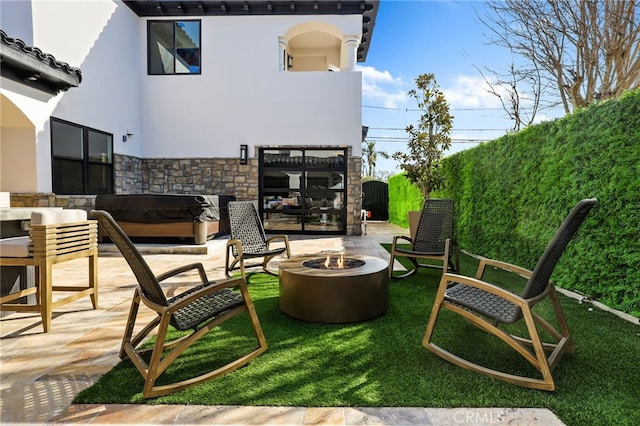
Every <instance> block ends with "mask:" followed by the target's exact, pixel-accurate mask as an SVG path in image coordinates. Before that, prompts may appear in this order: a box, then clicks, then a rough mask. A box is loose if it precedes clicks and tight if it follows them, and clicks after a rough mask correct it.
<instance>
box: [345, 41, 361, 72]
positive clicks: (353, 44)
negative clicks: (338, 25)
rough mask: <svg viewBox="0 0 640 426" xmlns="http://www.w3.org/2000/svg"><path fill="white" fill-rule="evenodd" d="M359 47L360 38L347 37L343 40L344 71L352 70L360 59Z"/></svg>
mask: <svg viewBox="0 0 640 426" xmlns="http://www.w3.org/2000/svg"><path fill="white" fill-rule="evenodd" d="M358 46H360V36H355V35H351V36H345V37H344V39H343V40H342V66H341V68H342V69H343V70H346V71H348V70H352V69H353V67H354V66H355V65H356V59H357V58H358Z"/></svg>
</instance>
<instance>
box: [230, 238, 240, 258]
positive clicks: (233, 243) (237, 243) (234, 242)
mask: <svg viewBox="0 0 640 426" xmlns="http://www.w3.org/2000/svg"><path fill="white" fill-rule="evenodd" d="M234 246H235V247H236V250H237V251H238V256H239V257H242V252H243V250H242V241H240V240H238V239H231V240H229V241H227V253H229V250H231V249H232V248H233V247H234Z"/></svg>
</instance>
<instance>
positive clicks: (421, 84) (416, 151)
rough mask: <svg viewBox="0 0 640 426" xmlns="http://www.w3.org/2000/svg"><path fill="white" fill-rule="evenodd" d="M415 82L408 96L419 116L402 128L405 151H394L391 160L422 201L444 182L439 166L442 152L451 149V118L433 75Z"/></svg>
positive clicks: (421, 77)
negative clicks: (418, 190) (414, 123)
mask: <svg viewBox="0 0 640 426" xmlns="http://www.w3.org/2000/svg"><path fill="white" fill-rule="evenodd" d="M415 83H416V89H412V90H410V91H409V93H408V94H409V96H410V97H412V98H414V99H415V100H416V102H417V104H418V108H419V109H420V110H421V111H422V114H421V115H420V118H419V119H418V123H417V124H416V126H415V127H414V126H413V125H412V124H410V125H408V126H407V127H406V128H405V131H406V132H407V133H408V134H409V142H408V144H407V147H408V151H407V152H400V151H399V152H395V153H394V154H393V155H392V158H393V159H394V160H396V161H398V162H400V168H401V169H402V170H404V171H405V172H406V176H407V178H408V179H409V180H410V181H411V183H413V184H414V185H416V186H417V187H418V188H419V189H420V191H421V192H422V195H423V196H424V199H425V200H426V199H428V198H429V196H430V194H431V192H432V191H433V190H436V189H438V188H439V187H441V186H442V184H443V183H444V180H443V178H442V176H441V174H440V163H441V161H442V157H443V154H444V151H446V150H447V149H448V148H449V147H450V146H451V137H450V136H449V133H450V132H451V128H452V126H453V116H452V115H451V114H450V113H449V104H447V101H446V99H445V97H444V94H443V93H442V91H441V90H440V87H439V86H438V83H437V82H436V79H435V76H434V75H433V74H421V75H419V76H418V78H416V80H415Z"/></svg>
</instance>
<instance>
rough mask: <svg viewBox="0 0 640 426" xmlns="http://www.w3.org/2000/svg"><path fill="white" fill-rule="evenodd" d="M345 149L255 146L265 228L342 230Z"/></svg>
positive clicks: (314, 231)
mask: <svg viewBox="0 0 640 426" xmlns="http://www.w3.org/2000/svg"><path fill="white" fill-rule="evenodd" d="M346 154H347V153H346V149H335V148H326V149H325V148H313V149H311V148H297V147H296V148H293V147H292V148H279V149H275V148H269V149H267V148H265V149H261V150H260V190H259V191H260V197H259V199H260V200H261V203H260V204H261V205H260V209H261V213H262V218H263V223H264V228H265V231H267V232H285V233H303V232H304V233H331V234H344V233H345V230H346V225H345V218H346V215H345V206H346V199H345V196H346V191H345V186H346V178H347V168H346V167H347V166H346Z"/></svg>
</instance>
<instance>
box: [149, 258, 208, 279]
mask: <svg viewBox="0 0 640 426" xmlns="http://www.w3.org/2000/svg"><path fill="white" fill-rule="evenodd" d="M193 269H196V270H197V271H198V274H200V281H201V282H202V283H203V284H204V283H206V282H208V281H209V280H208V279H207V274H206V272H205V270H204V265H203V264H202V263H191V264H188V265H184V266H180V267H179V268H175V269H171V270H170V271H166V272H163V273H162V274H160V275H158V276H156V279H157V280H158V281H159V282H162V281H164V280H166V279H167V278H171V277H174V276H176V275H180V274H182V273H185V272H187V271H191V270H193Z"/></svg>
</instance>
